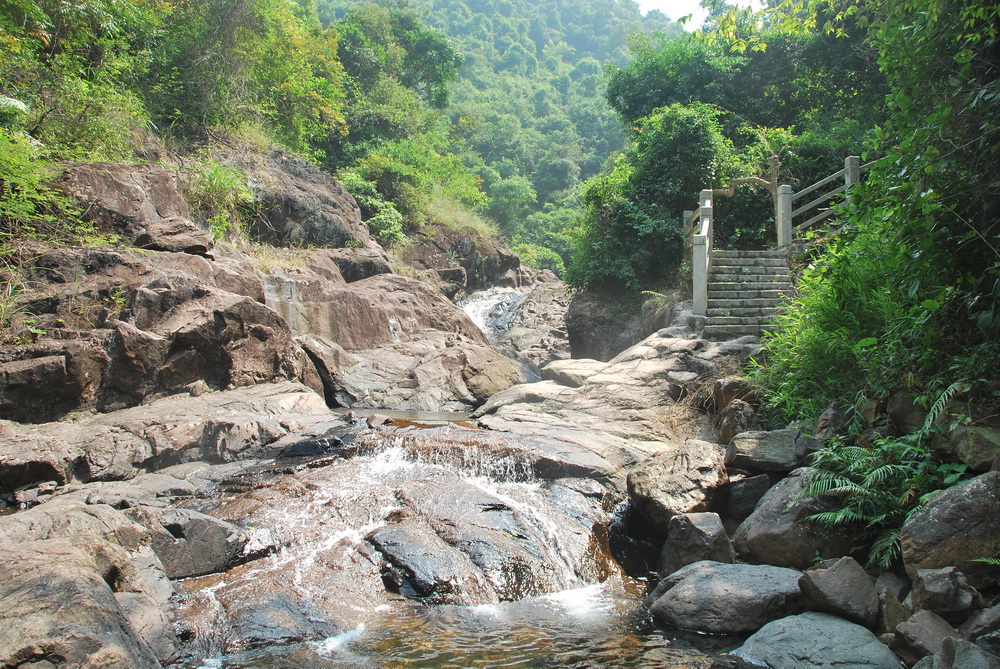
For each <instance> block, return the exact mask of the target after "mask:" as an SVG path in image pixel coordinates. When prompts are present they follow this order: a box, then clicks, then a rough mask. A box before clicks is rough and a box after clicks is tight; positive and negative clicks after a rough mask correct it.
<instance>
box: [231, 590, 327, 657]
mask: <svg viewBox="0 0 1000 669" xmlns="http://www.w3.org/2000/svg"><path fill="white" fill-rule="evenodd" d="M218 599H219V604H220V606H221V607H222V608H223V609H224V610H225V611H226V619H227V622H228V624H229V626H230V628H231V630H232V631H231V634H230V635H229V636H228V638H227V640H226V641H227V643H226V651H228V652H240V651H247V650H254V649H257V648H273V647H275V646H283V645H287V644H292V643H297V642H300V641H306V640H310V641H321V640H323V639H326V638H329V637H331V636H334V635H336V634H340V633H341V632H343V631H344V628H343V627H342V626H341V625H340V624H338V622H337V621H334V620H330V619H329V618H328V617H327V616H325V615H323V613H322V612H320V611H316V610H315V607H314V606H313V604H312V603H311V602H310V599H309V598H307V597H305V596H303V595H302V594H301V593H299V592H296V591H295V590H293V589H290V588H287V587H281V586H280V584H277V583H275V582H273V581H270V580H266V579H261V580H253V579H250V580H243V581H239V582H237V583H235V584H233V585H232V586H228V587H226V588H224V589H222V590H220V591H219V593H218Z"/></svg>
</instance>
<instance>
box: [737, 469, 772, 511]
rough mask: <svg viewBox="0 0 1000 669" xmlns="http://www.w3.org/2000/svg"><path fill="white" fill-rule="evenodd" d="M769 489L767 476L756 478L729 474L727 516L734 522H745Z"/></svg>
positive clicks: (762, 475) (769, 481) (769, 480)
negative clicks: (734, 520)
mask: <svg viewBox="0 0 1000 669" xmlns="http://www.w3.org/2000/svg"><path fill="white" fill-rule="evenodd" d="M770 489H771V477H770V476H768V475H767V474H757V475H756V476H746V475H738V476H733V475H732V474H730V477H729V486H728V488H727V489H726V492H728V493H729V500H728V504H727V506H726V512H727V515H728V516H729V517H730V518H734V519H736V520H746V518H747V517H748V516H749V515H750V514H751V513H753V510H754V509H756V508H757V503H758V502H760V500H761V498H762V497H764V495H765V494H766V493H767V491H768V490H770Z"/></svg>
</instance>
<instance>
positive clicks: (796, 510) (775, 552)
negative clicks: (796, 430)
mask: <svg viewBox="0 0 1000 669" xmlns="http://www.w3.org/2000/svg"><path fill="white" fill-rule="evenodd" d="M809 471H810V470H809V469H808V468H801V469H797V470H795V471H793V472H792V473H791V475H790V476H788V478H786V479H784V480H782V481H781V482H780V483H778V484H777V485H775V486H774V487H773V488H771V489H770V490H768V492H767V494H766V495H764V497H763V498H762V499H761V500H760V503H759V504H758V505H757V508H756V509H755V510H754V512H753V513H752V514H750V517H748V518H747V519H746V520H744V521H743V523H742V524H740V526H739V528H738V529H737V530H736V534H735V535H734V536H733V542H734V544H735V545H736V552H737V553H738V554H739V555H740V556H741V557H742V558H743V559H745V560H748V561H750V562H758V563H762V564H773V565H778V566H783V567H796V568H798V569H804V568H806V567H809V566H810V565H811V564H812V563H813V559H814V558H815V557H816V555H817V554H818V555H819V557H820V558H835V557H842V556H844V555H848V554H850V552H851V549H852V548H853V544H854V532H853V530H851V531H848V530H844V529H841V530H835V529H830V528H827V527H824V526H821V525H819V524H818V523H814V522H812V521H809V520H807V517H808V516H810V515H812V514H814V513H818V512H820V511H824V510H826V508H827V507H826V506H824V505H823V504H822V503H821V502H819V501H818V500H815V499H812V498H809V497H805V496H801V493H802V488H803V477H805V476H806V475H807V474H808V472H809Z"/></svg>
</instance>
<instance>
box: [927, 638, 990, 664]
mask: <svg viewBox="0 0 1000 669" xmlns="http://www.w3.org/2000/svg"><path fill="white" fill-rule="evenodd" d="M913 669H1000V657H997V656H996V655H994V654H992V653H988V652H986V651H985V650H983V649H982V648H980V647H979V646H977V645H975V644H973V643H970V642H969V641H966V640H964V639H954V638H952V637H945V639H944V641H942V642H941V650H940V651H938V652H937V653H935V654H934V655H928V656H927V657H925V658H924V659H922V660H920V661H919V662H917V663H916V664H915V665H913Z"/></svg>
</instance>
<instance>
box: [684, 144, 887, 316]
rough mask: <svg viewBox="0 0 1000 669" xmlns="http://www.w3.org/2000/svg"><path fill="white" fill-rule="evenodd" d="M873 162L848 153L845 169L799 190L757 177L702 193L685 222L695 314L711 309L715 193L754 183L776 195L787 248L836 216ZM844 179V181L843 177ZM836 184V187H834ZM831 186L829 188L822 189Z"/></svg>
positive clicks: (776, 213)
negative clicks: (835, 205)
mask: <svg viewBox="0 0 1000 669" xmlns="http://www.w3.org/2000/svg"><path fill="white" fill-rule="evenodd" d="M871 166H872V163H866V164H864V165H862V164H861V158H860V157H858V156H848V157H847V159H846V160H845V161H844V169H842V170H839V171H837V172H834V173H833V174H831V175H830V176H828V177H825V178H823V179H820V180H819V181H817V182H816V183H814V184H813V185H811V186H808V187H806V188H803V189H802V190H800V191H799V192H798V193H795V192H793V191H792V187H791V186H788V185H782V186H776V184H775V183H774V182H771V181H766V180H764V179H760V178H757V177H749V178H744V179H736V180H735V181H733V184H732V185H731V186H730V187H729V188H728V189H715V190H712V189H705V190H703V191H701V193H700V195H699V196H698V202H699V206H698V210H697V211H685V212H684V214H683V218H682V219H681V225H682V228H683V230H684V231H685V236H686V240H687V246H686V250H685V259H686V260H687V261H688V262H689V263H690V264H691V284H692V285H691V297H692V301H693V305H692V306H693V310H694V313H695V315H698V316H703V315H705V312H706V311H707V310H708V276H709V274H710V272H711V270H712V243H713V241H712V221H713V199H714V197H715V195H730V196H731V195H733V193H734V192H735V190H736V186H737V185H740V184H744V183H753V184H756V185H759V186H761V187H763V188H765V189H766V190H767V191H769V192H770V193H771V194H772V196H774V209H775V211H774V220H775V224H776V226H777V236H778V248H785V247H786V246H788V245H789V244H791V243H792V240H793V239H794V235H795V234H796V233H799V234H801V233H802V232H803V231H804V230H806V229H808V228H810V227H812V226H814V225H816V224H817V223H819V222H821V221H824V220H826V219H827V218H829V217H830V216H832V215H833V212H834V209H833V207H832V206H831V205H832V204H833V203H835V202H837V201H839V199H840V196H841V195H842V194H843V193H844V192H846V191H847V189H848V188H850V187H851V186H852V185H854V184H855V183H857V182H858V181H860V180H861V175H862V174H864V173H865V172H866V171H867V170H868V169H869V168H870V167H871ZM840 179H843V183H840V182H839V180H840ZM831 186H832V187H831ZM824 188H827V190H822V189H824ZM807 195H812V196H813V197H812V199H811V200H810V201H809V202H807V203H805V204H803V205H801V206H800V207H798V208H796V209H792V206H793V205H794V203H795V202H796V201H798V200H801V199H802V198H804V197H805V196H807ZM813 211H816V212H817V213H815V214H814V215H813V216H812V217H811V218H809V219H807V220H806V221H804V222H802V223H800V224H798V225H795V219H796V218H797V217H801V216H802V215H803V214H807V213H810V212H813Z"/></svg>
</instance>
